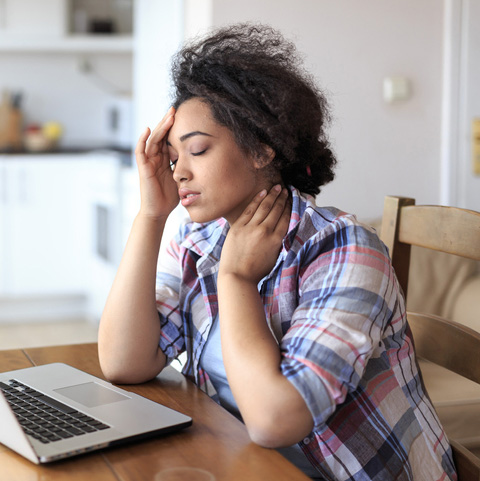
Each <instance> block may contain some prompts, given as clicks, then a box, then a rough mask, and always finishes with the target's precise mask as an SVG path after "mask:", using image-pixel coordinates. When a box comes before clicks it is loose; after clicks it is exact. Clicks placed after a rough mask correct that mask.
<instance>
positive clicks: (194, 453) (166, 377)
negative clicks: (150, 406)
mask: <svg viewBox="0 0 480 481" xmlns="http://www.w3.org/2000/svg"><path fill="white" fill-rule="evenodd" d="M51 362H64V363H66V364H70V365H71V366H73V367H76V368H78V369H81V370H83V371H86V372H88V373H90V374H93V375H94V376H98V377H101V378H103V375H102V372H101V370H100V366H99V362H98V356H97V345H96V344H80V345H71V346H55V347H42V348H29V349H23V350H22V349H16V350H10V351H0V372H5V371H11V370H14V369H22V368H25V367H31V366H32V365H33V366H37V365H41V364H47V363H51ZM122 387H123V388H125V389H127V390H130V391H133V392H135V393H137V394H140V395H141V396H145V397H147V398H149V399H152V400H153V401H157V402H159V403H161V404H164V405H166V406H168V407H171V408H173V409H176V410H178V411H180V412H183V413H185V414H187V415H189V416H191V417H192V418H193V425H192V426H191V427H189V428H186V429H185V430H182V431H180V432H177V433H174V434H168V435H165V436H160V437H157V438H155V439H152V440H149V441H143V442H139V443H135V444H130V445H125V446H122V447H116V448H109V449H106V450H103V451H97V452H94V453H90V454H87V455H83V456H79V457H77V458H71V459H69V460H64V461H59V462H56V463H52V464H47V465H42V466H37V465H34V464H33V463H31V462H29V461H27V460H26V459H24V458H23V457H21V456H19V455H17V454H16V453H14V452H13V451H11V450H10V449H8V448H6V447H5V446H3V445H2V444H0V481H4V480H5V481H6V480H8V481H17V480H19V481H20V480H21V481H27V480H28V481H40V480H41V481H50V480H55V481H62V480H68V481H97V480H102V481H120V480H121V481H153V480H154V478H155V474H157V473H158V472H160V471H162V470H163V469H166V468H169V467H176V466H193V467H198V468H203V469H206V470H208V471H210V472H211V473H213V474H214V475H215V477H216V480H217V481H223V480H228V481H255V480H258V481H260V480H262V481H268V480H272V481H296V480H299V481H302V480H308V479H309V478H308V477H307V476H305V475H304V474H303V473H302V472H301V471H299V470H298V469H297V468H296V467H295V466H293V465H292V464H291V463H290V462H288V461H287V460H286V459H285V458H283V457H282V456H281V455H280V454H278V453H277V452H276V451H274V450H269V449H264V448H261V447H259V446H257V445H255V444H253V443H252V442H251V441H250V439H249V437H248V434H247V431H246V429H245V427H244V425H243V424H242V423H241V422H239V421H238V420H237V419H236V418H235V417H233V416H232V415H231V414H230V413H228V412H227V411H226V410H224V409H223V408H222V407H220V406H218V405H217V404H216V403H215V402H214V401H212V400H211V399H210V398H209V397H208V396H207V395H206V394H204V393H203V392H201V391H200V390H199V389H198V388H197V387H196V386H195V385H194V384H192V383H191V382H189V381H187V380H186V379H185V378H184V377H183V376H182V375H181V374H180V373H178V372H177V371H175V370H174V369H172V368H167V369H166V370H165V371H164V372H163V373H162V374H161V375H160V376H158V377H157V378H156V379H155V380H153V381H150V382H148V383H145V384H141V385H136V386H122ZM0 429H1V426H0Z"/></svg>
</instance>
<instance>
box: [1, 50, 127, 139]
mask: <svg viewBox="0 0 480 481" xmlns="http://www.w3.org/2000/svg"><path fill="white" fill-rule="evenodd" d="M83 58H87V59H88V61H89V62H90V64H91V66H92V67H93V68H94V70H95V72H96V73H97V74H98V76H99V77H100V78H102V79H103V81H102V80H99V79H98V78H97V77H96V76H94V75H85V74H82V73H81V72H80V70H79V65H80V62H81V61H82V59H83ZM0 72H1V75H0V91H1V90H3V89H6V90H8V91H11V92H12V91H14V92H15V91H21V92H22V93H23V94H24V102H23V105H22V110H23V113H24V119H25V124H28V123H40V124H42V123H43V122H48V121H58V122H60V123H61V124H62V125H63V126H64V129H65V131H64V136H63V139H62V145H64V146H75V147H81V146H82V145H85V144H86V145H89V146H91V145H95V144H105V142H106V138H107V131H106V125H107V121H106V119H107V115H106V110H107V105H108V102H109V101H110V98H111V95H112V94H113V93H115V92H117V91H121V92H128V93H130V92H131V89H132V56H131V55H130V54H119V53H116V54H110V55H100V54H89V55H87V56H86V57H85V55H82V54H77V53H43V52H42V53H27V52H12V53H10V52H3V53H0Z"/></svg>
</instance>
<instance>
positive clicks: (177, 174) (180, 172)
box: [173, 156, 191, 183]
mask: <svg viewBox="0 0 480 481" xmlns="http://www.w3.org/2000/svg"><path fill="white" fill-rule="evenodd" d="M190 177H191V172H190V169H189V168H188V165H187V162H186V161H185V160H184V159H183V157H182V156H178V159H177V162H176V163H175V165H174V167H173V180H174V181H175V182H177V183H178V182H184V181H186V180H189V179H190Z"/></svg>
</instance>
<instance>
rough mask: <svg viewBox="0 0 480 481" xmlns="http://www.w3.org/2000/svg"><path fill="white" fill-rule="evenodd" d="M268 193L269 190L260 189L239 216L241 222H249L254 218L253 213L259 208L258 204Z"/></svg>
mask: <svg viewBox="0 0 480 481" xmlns="http://www.w3.org/2000/svg"><path fill="white" fill-rule="evenodd" d="M266 195H267V191H266V190H265V189H263V190H262V191H260V192H259V193H258V194H257V195H256V196H255V197H254V198H253V199H252V201H251V202H250V204H248V205H247V207H246V209H245V210H244V211H243V212H242V215H241V216H240V218H239V222H240V223H241V224H244V225H245V224H247V223H248V222H250V220H251V219H252V217H253V215H254V214H255V212H256V211H257V209H258V206H259V205H260V204H261V202H262V200H263V199H264V197H265V196H266Z"/></svg>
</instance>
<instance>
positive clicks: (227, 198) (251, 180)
mask: <svg viewBox="0 0 480 481" xmlns="http://www.w3.org/2000/svg"><path fill="white" fill-rule="evenodd" d="M167 144H168V148H169V152H170V159H171V160H172V162H173V163H174V164H175V166H174V173H173V178H174V179H175V182H176V183H177V186H178V189H179V196H180V201H181V203H182V205H183V206H184V207H185V208H186V209H187V210H188V213H189V214H190V218H191V219H192V220H193V221H194V222H208V221H211V220H214V219H218V218H220V217H224V218H225V219H227V221H228V222H229V223H230V224H232V223H233V222H234V221H235V220H236V219H237V218H238V216H239V215H240V214H241V213H242V212H243V211H244V210H245V208H246V206H247V205H248V204H249V202H250V201H251V200H252V199H253V197H254V196H255V195H256V194H257V193H258V192H260V191H261V190H262V189H264V188H266V189H268V188H270V187H271V186H272V182H271V181H268V180H267V178H266V176H265V174H264V173H263V170H261V169H259V168H258V167H259V166H258V162H257V161H256V160H255V158H254V157H252V156H250V155H248V154H246V153H245V152H243V150H241V149H240V147H239V146H238V145H237V143H236V142H235V139H234V136H233V134H232V132H231V131H230V130H229V129H228V128H226V127H224V126H222V125H220V124H218V123H217V122H216V121H215V120H214V119H213V116H212V113H211V110H210V107H209V106H208V105H207V104H206V103H205V102H202V101H201V100H199V99H197V98H193V99H190V100H187V101H186V102H184V103H183V104H181V105H180V107H179V108H178V110H177V112H176V114H175V122H174V124H173V126H172V128H171V129H170V132H169V133H168V140H167Z"/></svg>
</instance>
